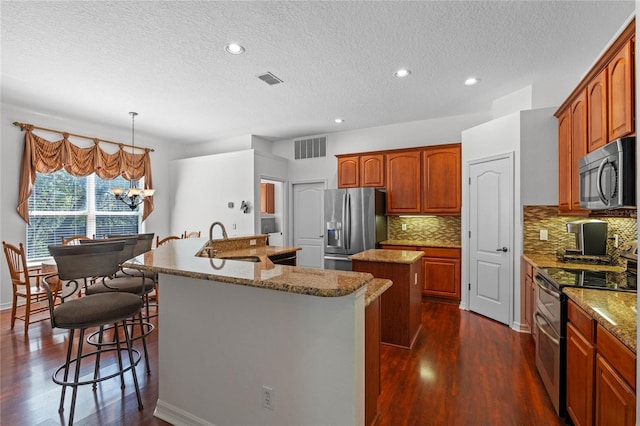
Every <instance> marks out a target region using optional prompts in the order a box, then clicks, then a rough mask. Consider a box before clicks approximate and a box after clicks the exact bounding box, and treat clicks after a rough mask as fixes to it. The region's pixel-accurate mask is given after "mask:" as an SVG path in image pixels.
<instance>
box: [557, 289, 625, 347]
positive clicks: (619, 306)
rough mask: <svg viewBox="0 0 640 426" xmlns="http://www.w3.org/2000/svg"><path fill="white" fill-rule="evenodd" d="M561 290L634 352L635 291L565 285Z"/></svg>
mask: <svg viewBox="0 0 640 426" xmlns="http://www.w3.org/2000/svg"><path fill="white" fill-rule="evenodd" d="M563 292H564V293H565V294H566V295H567V296H569V298H570V299H571V300H573V301H574V302H575V303H576V304H577V305H578V306H580V307H581V308H582V309H584V310H585V311H586V312H587V313H588V314H589V315H591V316H592V317H593V318H595V320H596V321H597V322H598V324H600V325H602V326H603V327H604V328H605V329H607V331H609V332H611V334H613V335H614V336H616V337H617V338H618V339H619V340H620V341H621V342H622V343H624V345H625V346H627V347H628V348H629V349H631V350H632V351H633V353H636V333H637V324H636V318H637V307H636V293H630V292H621V291H608V290H593V289H581V288H575V287H565V288H564V289H563Z"/></svg>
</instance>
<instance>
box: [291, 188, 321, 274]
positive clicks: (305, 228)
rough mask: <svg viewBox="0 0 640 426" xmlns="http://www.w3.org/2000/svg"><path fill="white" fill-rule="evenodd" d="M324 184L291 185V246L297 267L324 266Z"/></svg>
mask: <svg viewBox="0 0 640 426" xmlns="http://www.w3.org/2000/svg"><path fill="white" fill-rule="evenodd" d="M324 187H325V185H324V182H312V183H294V184H293V190H292V193H293V215H292V216H293V217H292V222H293V245H294V246H296V247H301V248H302V250H300V251H298V253H297V254H298V266H304V267H310V268H322V267H323V265H324V252H323V251H324V249H323V248H324V244H323V241H324V239H323V238H324V235H323V234H324V229H323V226H322V222H323V221H324V218H323V215H324V208H323V195H324Z"/></svg>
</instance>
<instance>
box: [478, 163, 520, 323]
mask: <svg viewBox="0 0 640 426" xmlns="http://www.w3.org/2000/svg"><path fill="white" fill-rule="evenodd" d="M469 177H470V182H469V185H470V186H469V231H470V236H469V239H470V244H469V264H470V271H469V272H470V273H469V278H470V280H469V281H470V289H469V309H470V310H472V311H474V312H477V313H479V314H481V315H484V316H486V317H489V318H492V319H494V320H496V321H500V322H502V323H505V324H509V318H510V315H511V309H512V307H511V288H512V287H513V274H512V265H513V254H512V253H513V250H512V249H513V156H512V155H511V154H508V155H503V156H498V157H493V158H491V159H486V160H481V161H476V162H472V163H471V164H470V166H469Z"/></svg>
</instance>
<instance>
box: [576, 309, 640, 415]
mask: <svg viewBox="0 0 640 426" xmlns="http://www.w3.org/2000/svg"><path fill="white" fill-rule="evenodd" d="M567 317H568V322H567V413H568V414H569V416H570V417H571V420H572V421H573V424H575V425H576V426H578V425H580V426H591V425H598V426H600V425H602V426H605V425H616V426H623V425H625V426H626V425H629V426H631V425H635V424H636V394H635V374H636V373H635V372H636V367H635V362H636V356H635V354H634V353H633V352H631V351H630V350H629V349H628V348H627V347H626V346H624V345H623V344H622V343H621V342H620V341H619V340H618V339H617V338H616V337H614V336H613V335H612V334H611V333H609V332H608V331H607V330H606V329H604V328H603V327H602V326H600V325H597V326H596V321H595V320H594V319H593V318H592V317H591V316H590V315H589V314H587V313H586V312H585V311H584V310H583V309H581V308H580V307H579V306H578V305H576V304H575V303H574V302H573V301H571V300H569V302H568V306H567Z"/></svg>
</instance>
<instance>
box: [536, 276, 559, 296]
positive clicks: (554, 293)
mask: <svg viewBox="0 0 640 426" xmlns="http://www.w3.org/2000/svg"><path fill="white" fill-rule="evenodd" d="M535 281H536V285H537V286H538V288H539V289H540V290H542V291H544V292H545V293H547V294H548V295H549V296H551V297H555V298H556V299H558V300H560V293H556V292H555V291H551V290H549V289H548V288H547V287H545V286H543V285H542V284H540V282H538V280H535Z"/></svg>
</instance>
